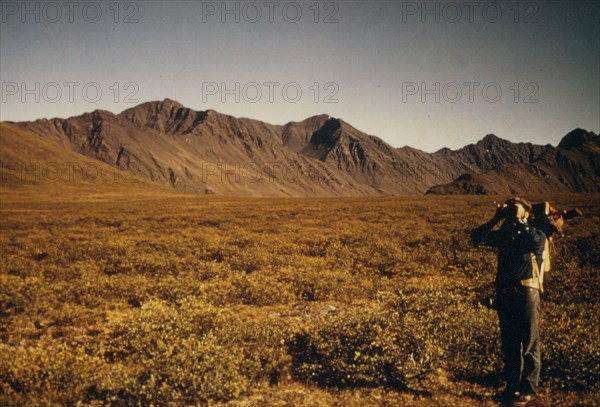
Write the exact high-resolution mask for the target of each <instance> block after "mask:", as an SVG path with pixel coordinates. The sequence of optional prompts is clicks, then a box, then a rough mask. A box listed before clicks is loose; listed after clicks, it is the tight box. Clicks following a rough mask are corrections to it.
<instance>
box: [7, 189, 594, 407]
mask: <svg viewBox="0 0 600 407" xmlns="http://www.w3.org/2000/svg"><path fill="white" fill-rule="evenodd" d="M502 198H504V197H433V196H432V197H430V196H427V197H418V198H417V197H414V198H396V197H389V198H310V199H303V198H293V199H292V198H289V199H288V198H226V197H218V196H193V195H182V194H179V195H174V194H173V195H167V194H165V195H157V196H147V195H145V196H141V195H140V196H136V195H135V194H133V193H132V194H130V195H129V196H126V195H118V194H117V195H114V196H103V195H85V196H83V195H82V196H75V195H73V196H61V195H60V194H55V195H48V196H45V195H38V194H26V193H24V194H18V193H14V194H3V196H2V206H1V209H0V213H1V218H0V228H1V234H0V243H1V248H2V256H1V263H0V282H1V284H0V404H2V405H7V406H13V405H14V406H18V405H90V406H98V405H115V406H130V405H204V404H206V405H208V404H210V405H221V404H228V405H244V406H263V405H294V406H319V405H323V406H326V405H340V406H341V405H343V406H364V405H422V406H429V405H477V406H480V405H496V404H497V401H496V400H495V398H494V396H495V395H496V394H497V393H498V392H499V391H500V390H501V386H500V374H501V358H500V355H499V352H500V348H499V339H498V336H499V333H498V323H497V317H496V314H495V311H494V309H493V304H492V299H493V279H494V272H495V253H494V251H493V250H491V249H486V248H473V247H472V246H471V244H470V241H469V230H470V229H472V228H473V227H475V226H476V225H478V224H480V223H482V222H483V221H485V220H487V219H488V218H489V217H491V215H492V214H493V212H494V205H493V203H492V201H493V200H494V199H502ZM528 198H530V199H532V200H533V201H538V200H542V199H549V200H550V201H551V202H552V204H553V205H554V206H556V207H558V208H568V207H572V206H578V207H579V208H581V210H582V211H583V212H584V213H585V217H582V218H577V219H574V220H572V221H570V222H569V223H568V225H567V226H566V234H565V236H563V237H557V239H556V242H555V247H554V256H553V258H552V260H553V271H551V272H550V273H549V274H548V275H547V276H546V292H545V293H544V295H543V305H542V308H543V311H542V321H541V338H542V351H543V371H542V383H541V385H542V394H541V400H542V405H573V404H581V405H593V404H596V403H600V397H599V396H598V394H600V385H599V378H600V366H599V364H600V339H599V338H600V336H599V335H598V326H600V304H599V298H600V284H599V278H598V276H599V270H600V195H556V196H551V197H541V196H538V197H528Z"/></svg>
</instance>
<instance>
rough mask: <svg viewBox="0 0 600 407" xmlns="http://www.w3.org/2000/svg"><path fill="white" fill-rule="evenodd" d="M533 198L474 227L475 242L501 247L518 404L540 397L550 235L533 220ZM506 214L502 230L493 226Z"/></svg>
mask: <svg viewBox="0 0 600 407" xmlns="http://www.w3.org/2000/svg"><path fill="white" fill-rule="evenodd" d="M530 212H531V204H530V203H529V202H527V201H526V200H524V199H521V198H511V199H508V200H507V201H506V202H505V203H504V205H503V206H500V207H498V209H497V210H496V214H495V216H494V217H493V218H492V219H491V220H490V221H488V222H486V223H484V224H483V225H481V226H479V227H478V228H476V229H475V230H473V232H472V233H471V239H472V242H473V244H474V245H475V246H479V245H484V246H492V247H497V248H498V269H497V273H496V283H495V285H496V306H497V310H498V317H499V321H500V337H501V341H502V354H503V357H504V374H505V379H506V381H507V386H506V389H505V393H504V394H505V396H506V397H507V399H508V400H510V401H511V402H512V405H513V406H529V405H532V404H533V403H534V402H535V397H536V396H535V395H536V393H537V390H538V382H539V377H540V370H541V355H540V340H539V334H538V322H539V315H540V293H541V291H542V278H541V275H540V270H543V264H542V259H543V251H544V243H545V240H546V236H545V235H544V233H542V232H541V231H540V230H538V229H535V228H533V227H531V226H529V225H528V224H527V218H528V217H529V213H530ZM502 220H504V222H503V223H502V225H501V227H500V228H499V229H498V230H492V229H493V228H494V227H495V226H496V225H497V224H498V223H500V222H501V221H502Z"/></svg>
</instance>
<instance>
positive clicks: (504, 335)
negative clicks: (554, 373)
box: [496, 286, 542, 394]
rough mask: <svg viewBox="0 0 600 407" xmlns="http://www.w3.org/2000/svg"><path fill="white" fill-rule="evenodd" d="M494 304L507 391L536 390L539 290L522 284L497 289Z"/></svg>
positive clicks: (538, 353)
mask: <svg viewBox="0 0 600 407" xmlns="http://www.w3.org/2000/svg"><path fill="white" fill-rule="evenodd" d="M496 304H497V310H498V317H499V320H500V338H501V340H502V354H503V356H504V375H505V378H506V381H507V391H509V392H511V393H514V392H516V391H518V392H520V393H521V394H536V393H537V390H538V383H539V380H540V370H541V365H542V358H541V352H540V339H539V332H538V323H539V317H540V306H541V304H540V292H539V290H537V289H535V288H530V287H523V286H519V287H513V288H504V289H498V290H497V291H496Z"/></svg>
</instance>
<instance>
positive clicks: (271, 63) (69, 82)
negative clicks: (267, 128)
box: [0, 0, 600, 151]
mask: <svg viewBox="0 0 600 407" xmlns="http://www.w3.org/2000/svg"><path fill="white" fill-rule="evenodd" d="M1 12H2V17H1V18H2V19H1V24H2V25H1V29H0V75H1V82H2V100H1V105H0V107H1V114H0V118H1V119H2V120H11V121H20V120H33V119H37V118H42V117H45V118H51V117H68V116H73V115H79V114H82V113H84V112H87V111H92V110H95V109H105V110H109V111H112V112H115V113H118V112H120V111H122V110H124V109H127V108H129V107H132V106H134V105H135V104H137V103H141V102H145V101H150V100H162V99H164V98H167V97H168V98H171V99H174V100H177V101H179V102H180V103H182V104H184V105H185V106H187V107H190V108H193V109H196V110H206V109H215V110H217V111H220V112H222V113H227V114H231V115H234V116H237V117H251V118H256V119H260V120H264V121H267V122H270V123H274V124H283V123H286V122H288V121H299V120H303V119H305V118H307V117H309V116H312V115H315V114H320V113H327V114H330V115H332V116H335V117H340V118H342V119H344V120H345V121H347V122H349V123H350V124H352V125H353V126H355V127H357V128H358V129H360V130H362V131H364V132H366V133H369V134H373V135H376V136H378V137H381V138H382V139H384V140H385V141H387V142H388V143H390V144H391V145H392V146H395V147H400V146H403V145H411V146H413V147H417V148H421V149H423V150H426V151H435V150H437V149H439V148H441V147H443V146H447V147H451V148H459V147H461V146H463V145H465V144H468V143H472V142H475V141H477V140H479V139H481V138H482V137H483V136H484V135H486V134H488V133H494V134H496V135H497V136H499V137H502V138H506V139H509V140H512V141H531V142H534V143H540V144H546V143H551V144H554V145H556V144H557V143H558V141H559V140H560V138H561V137H562V136H564V134H566V133H567V132H568V131H570V130H572V129H574V128H576V127H582V128H585V129H588V130H592V131H595V132H598V131H599V130H600V89H599V84H600V25H599V24H598V21H600V1H594V0H590V1H531V2H530V1H496V2H488V1H483V2H477V1H464V2H461V1H458V2H434V1H428V2H404V1H402V2H401V1H369V2H362V1H337V2H328V1H321V2H315V1H307V2H288V1H256V2H247V1H246V2H235V1H227V2H222V1H217V2H204V1H179V2H177V1H165V2H161V1H130V2H126V1H125V2H120V3H115V2H114V1H106V2H105V1H96V2H86V1H74V2H70V3H69V2H64V1H56V2H23V1H4V0H2V2H1ZM236 19H237V20H239V21H236ZM36 99H37V100H36ZM236 99H237V100H236ZM436 99H437V100H436Z"/></svg>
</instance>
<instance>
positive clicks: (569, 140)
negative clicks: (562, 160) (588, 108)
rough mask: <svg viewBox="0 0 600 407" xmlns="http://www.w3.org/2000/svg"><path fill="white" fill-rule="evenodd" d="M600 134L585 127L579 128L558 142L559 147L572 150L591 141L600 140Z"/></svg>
mask: <svg viewBox="0 0 600 407" xmlns="http://www.w3.org/2000/svg"><path fill="white" fill-rule="evenodd" d="M599 140H600V136H598V135H597V134H595V133H593V132H591V131H587V130H584V129H580V128H577V129H575V130H573V131H571V132H569V133H568V134H567V135H565V136H564V137H563V138H562V139H561V140H560V143H559V144H558V147H560V148H564V149H565V150H570V149H573V148H577V147H581V146H583V145H584V144H586V143H589V142H598V141H599Z"/></svg>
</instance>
